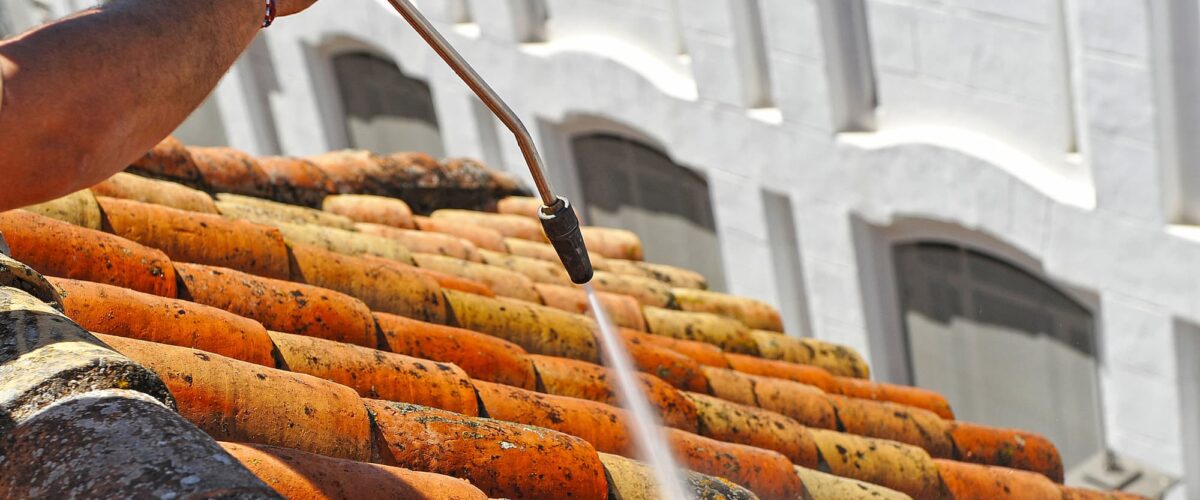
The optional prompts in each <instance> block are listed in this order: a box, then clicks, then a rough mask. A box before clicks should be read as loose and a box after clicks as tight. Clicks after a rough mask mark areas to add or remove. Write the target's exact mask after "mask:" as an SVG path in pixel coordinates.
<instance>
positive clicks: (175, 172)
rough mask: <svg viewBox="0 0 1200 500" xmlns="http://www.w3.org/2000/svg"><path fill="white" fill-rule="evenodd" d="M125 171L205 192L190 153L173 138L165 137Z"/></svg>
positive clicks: (204, 185) (203, 184)
mask: <svg viewBox="0 0 1200 500" xmlns="http://www.w3.org/2000/svg"><path fill="white" fill-rule="evenodd" d="M125 170H127V171H129V172H133V173H136V174H139V175H144V176H146V177H151V178H155V179H164V180H169V181H172V182H178V183H180V184H183V185H185V186H190V187H193V188H196V189H201V190H207V189H208V187H207V185H206V184H205V183H204V179H203V177H202V176H201V175H200V170H199V169H198V168H196V161H195V160H194V159H193V158H192V152H191V151H190V150H188V147H187V146H185V145H184V144H183V143H182V142H179V140H178V139H175V138H174V137H167V138H166V139H163V140H162V141H161V142H159V143H158V144H156V145H155V146H154V147H153V148H151V149H150V150H149V151H146V153H145V154H143V155H142V157H141V158H138V159H137V160H134V162H133V163H132V164H130V165H129V167H128V168H126V169H125Z"/></svg>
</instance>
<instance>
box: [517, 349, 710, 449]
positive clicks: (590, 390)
mask: <svg viewBox="0 0 1200 500" xmlns="http://www.w3.org/2000/svg"><path fill="white" fill-rule="evenodd" d="M529 358H530V359H531V360H532V361H533V364H534V367H536V368H537V371H538V379H539V380H540V381H541V383H542V385H541V390H542V391H543V392H546V393H549V394H554V395H558V396H567V397H572V398H581V399H587V400H591V401H597V402H600V403H605V404H608V405H612V406H618V407H620V406H623V403H622V402H621V398H620V397H619V395H618V392H617V390H616V387H614V385H613V384H614V382H613V377H612V376H611V373H610V370H609V369H608V368H605V367H603V366H600V365H596V364H592V363H588V362H586V361H578V360H574V359H566V358H556V357H552V356H540V355H536V354H531V355H529ZM638 377H639V380H640V381H641V385H642V391H643V392H644V393H645V394H646V399H647V400H648V401H649V402H650V406H652V407H654V408H655V409H657V410H658V414H659V418H660V419H661V421H662V423H663V425H666V426H668V427H674V428H676V429H682V430H685V431H688V432H697V431H698V430H699V425H700V424H699V417H698V416H697V414H696V407H695V405H693V404H692V403H691V402H690V401H688V399H687V398H685V397H684V396H683V394H682V393H680V391H678V390H676V389H675V388H674V387H672V386H671V385H670V384H668V383H666V382H664V381H663V380H662V379H660V378H658V377H655V376H653V375H650V374H647V373H639V374H638Z"/></svg>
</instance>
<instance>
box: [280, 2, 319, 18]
mask: <svg viewBox="0 0 1200 500" xmlns="http://www.w3.org/2000/svg"><path fill="white" fill-rule="evenodd" d="M314 3H317V0H276V4H275V8H276V9H277V11H276V13H275V15H276V16H277V17H283V16H290V15H292V14H295V13H298V12H300V11H302V10H304V9H307V8H309V7H312V4H314Z"/></svg>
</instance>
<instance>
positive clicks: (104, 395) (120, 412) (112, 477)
mask: <svg viewBox="0 0 1200 500" xmlns="http://www.w3.org/2000/svg"><path fill="white" fill-rule="evenodd" d="M0 497H2V498H160V499H184V498H187V499H201V498H235V499H258V498H272V499H274V498H282V497H281V496H280V495H279V494H278V493H276V492H275V491H274V490H272V489H271V488H270V487H268V486H267V485H266V484H264V483H263V482H262V481H260V480H259V479H258V478H257V477H255V476H254V474H252V473H251V472H250V471H249V470H246V469H245V468H244V467H242V465H241V464H240V463H239V462H238V461H237V460H236V459H234V458H233V457H232V456H230V455H229V454H228V453H226V452H225V451H224V450H223V449H222V448H221V446H220V445H218V444H217V442H216V441H214V440H213V439H212V438H210V437H208V435H206V434H205V433H204V432H203V431H201V430H200V429H198V428H196V426H194V425H192V424H191V423H189V422H187V421H186V420H184V419H183V418H180V417H179V415H177V414H175V412H173V411H171V410H170V409H168V408H167V407H166V406H163V404H162V403H160V402H159V401H157V400H155V399H153V398H151V397H149V396H146V395H144V394H141V393H139V392H134V391H127V390H102V391H94V392H86V393H82V394H76V395H72V396H70V397H67V398H64V399H62V400H60V401H58V402H56V403H54V404H52V405H50V406H47V407H46V408H44V409H42V410H41V411H39V412H37V413H35V414H33V415H31V416H29V417H28V418H27V419H26V420H24V421H23V422H21V423H20V424H19V425H17V426H16V427H15V428H13V429H12V430H11V431H10V432H9V433H8V434H7V435H5V436H4V437H3V438H0Z"/></svg>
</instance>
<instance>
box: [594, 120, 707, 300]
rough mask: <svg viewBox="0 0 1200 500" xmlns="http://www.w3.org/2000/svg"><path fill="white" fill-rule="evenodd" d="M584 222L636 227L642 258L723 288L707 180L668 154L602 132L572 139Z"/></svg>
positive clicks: (628, 227)
mask: <svg viewBox="0 0 1200 500" xmlns="http://www.w3.org/2000/svg"><path fill="white" fill-rule="evenodd" d="M571 147H572V150H573V154H574V158H575V165H576V167H577V168H578V170H579V179H580V181H581V184H582V186H583V195H584V199H585V201H586V207H585V208H586V215H585V216H586V219H587V222H588V224H592V225H597V226H611V227H622V228H626V229H629V230H632V231H633V232H635V233H637V234H638V236H641V238H642V244H643V245H644V247H645V254H646V260H649V261H654V262H660V263H663V264H670V265H675V266H680V267H686V268H688V269H692V270H695V271H697V272H700V273H702V274H704V276H705V277H706V278H707V279H708V283H709V286H710V287H711V288H713V289H716V290H721V289H724V281H725V274H724V271H723V269H722V266H721V252H720V246H719V244H718V241H717V233H716V226H715V224H714V221H713V212H712V201H711V199H710V197H709V193H708V182H706V181H705V180H704V178H703V177H701V176H700V175H698V174H696V173H695V172H693V171H691V170H689V169H687V168H684V167H682V166H679V165H678V164H676V163H675V162H673V161H671V159H670V158H669V157H667V155H665V154H663V153H662V152H660V151H658V150H656V149H654V148H651V147H650V146H647V145H645V144H642V143H640V142H637V141H633V140H630V139H626V138H623V137H618V136H614V135H607V134H594V135H586V136H580V137H576V138H575V139H573V140H572V141H571Z"/></svg>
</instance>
